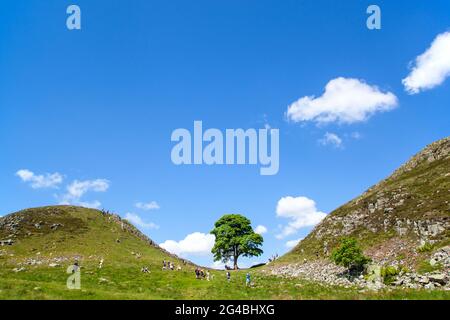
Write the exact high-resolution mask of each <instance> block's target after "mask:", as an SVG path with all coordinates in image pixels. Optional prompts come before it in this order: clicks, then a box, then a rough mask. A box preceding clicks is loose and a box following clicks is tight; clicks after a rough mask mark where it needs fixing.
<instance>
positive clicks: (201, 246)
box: [160, 232, 215, 256]
mask: <svg viewBox="0 0 450 320" xmlns="http://www.w3.org/2000/svg"><path fill="white" fill-rule="evenodd" d="M214 242H215V237H214V235H212V234H205V233H201V232H194V233H191V234H188V235H187V236H186V238H184V239H183V240H180V241H178V242H177V241H174V240H166V241H164V242H163V243H161V244H160V247H162V248H164V249H166V250H167V251H169V252H171V253H173V254H176V255H179V256H187V255H194V256H204V255H208V254H210V253H211V249H212V248H213V246H214Z"/></svg>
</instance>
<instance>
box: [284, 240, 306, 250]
mask: <svg viewBox="0 0 450 320" xmlns="http://www.w3.org/2000/svg"><path fill="white" fill-rule="evenodd" d="M302 240H303V238H299V239H295V240H289V241H287V242H286V243H285V246H286V248H289V249H292V248H294V247H295V246H296V245H297V244H299V242H300V241H302Z"/></svg>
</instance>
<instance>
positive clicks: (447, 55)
mask: <svg viewBox="0 0 450 320" xmlns="http://www.w3.org/2000/svg"><path fill="white" fill-rule="evenodd" d="M449 76H450V32H445V33H442V34H439V35H438V36H437V37H436V39H434V41H433V43H432V44H431V46H430V47H429V48H428V49H427V50H426V51H425V52H424V53H422V54H421V55H419V56H418V57H416V59H415V61H414V63H413V64H412V70H411V73H410V74H409V75H408V76H407V77H406V78H405V79H403V80H402V82H403V85H404V86H405V90H406V91H407V92H408V93H409V94H416V93H419V92H421V91H424V90H428V89H432V88H434V87H437V86H438V85H440V84H442V83H443V82H444V81H445V79H447V78H448V77H449Z"/></svg>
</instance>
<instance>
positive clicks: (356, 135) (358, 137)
mask: <svg viewBox="0 0 450 320" xmlns="http://www.w3.org/2000/svg"><path fill="white" fill-rule="evenodd" d="M350 137H351V138H352V139H355V140H359V139H361V138H362V135H361V133H359V132H358V131H355V132H352V133H351V134H350Z"/></svg>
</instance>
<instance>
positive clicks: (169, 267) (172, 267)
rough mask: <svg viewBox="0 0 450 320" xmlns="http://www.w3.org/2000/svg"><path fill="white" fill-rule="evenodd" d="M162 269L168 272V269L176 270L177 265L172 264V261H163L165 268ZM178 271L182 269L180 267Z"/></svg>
mask: <svg viewBox="0 0 450 320" xmlns="http://www.w3.org/2000/svg"><path fill="white" fill-rule="evenodd" d="M162 269H163V270H166V269H169V270H175V265H174V264H173V263H172V262H170V261H166V260H163V267H162ZM177 270H181V267H180V266H178V268H177Z"/></svg>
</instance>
